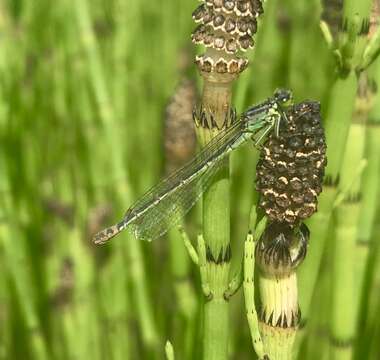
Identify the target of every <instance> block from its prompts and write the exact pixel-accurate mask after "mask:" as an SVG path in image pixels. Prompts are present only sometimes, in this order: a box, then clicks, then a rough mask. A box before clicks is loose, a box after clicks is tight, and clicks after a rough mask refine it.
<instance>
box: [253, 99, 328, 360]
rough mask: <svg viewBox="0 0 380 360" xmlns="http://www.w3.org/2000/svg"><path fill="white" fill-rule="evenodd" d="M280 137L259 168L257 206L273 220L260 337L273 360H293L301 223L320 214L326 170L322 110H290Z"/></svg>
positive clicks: (266, 244)
mask: <svg viewBox="0 0 380 360" xmlns="http://www.w3.org/2000/svg"><path fill="white" fill-rule="evenodd" d="M286 118H287V121H286V123H284V124H283V125H282V127H281V129H280V137H277V136H276V135H275V134H271V135H270V136H269V137H268V140H267V141H266V142H265V144H264V146H263V149H262V152H261V154H260V160H259V162H258V164H257V180H256V188H257V190H258V191H259V192H260V202H259V206H260V207H261V208H262V209H263V210H264V212H265V214H266V216H267V217H268V219H269V220H270V222H269V224H268V225H267V227H266V229H265V231H264V233H263V235H262V236H261V238H260V240H259V243H258V245H257V247H256V263H257V264H258V266H259V269H260V277H259V284H260V301H261V313H260V332H261V335H262V337H263V343H264V349H265V351H266V352H267V353H268V356H269V358H270V359H272V360H275V359H291V358H293V355H292V348H293V344H294V341H295V336H296V332H297V328H298V324H299V321H300V310H299V305H298V291H297V276H296V271H297V268H298V266H299V265H300V264H301V263H302V261H303V260H304V258H305V256H306V249H307V243H308V239H309V231H308V229H307V227H306V225H304V224H303V223H302V221H304V220H305V219H307V218H308V217H310V216H311V215H312V214H313V213H314V212H315V211H316V210H317V203H318V201H317V196H318V195H319V194H320V192H321V191H322V187H321V185H322V180H323V174H324V169H325V165H326V155H325V154H326V143H325V136H324V130H323V128H322V125H321V117H320V105H319V103H317V102H314V101H304V102H302V103H300V104H296V105H293V106H291V107H289V108H288V109H287V112H286Z"/></svg>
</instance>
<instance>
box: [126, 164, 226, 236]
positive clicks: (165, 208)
mask: <svg viewBox="0 0 380 360" xmlns="http://www.w3.org/2000/svg"><path fill="white" fill-rule="evenodd" d="M225 161H226V159H225V158H223V159H220V160H218V161H216V162H215V163H213V164H212V165H210V167H209V168H208V169H207V170H206V171H204V172H203V173H202V174H200V175H199V176H194V177H193V179H192V180H191V181H189V182H188V183H186V184H185V185H183V186H182V187H181V188H180V189H178V190H177V191H172V192H171V193H170V194H168V195H167V196H166V197H165V198H163V199H162V200H161V201H160V202H158V203H157V204H156V205H155V206H153V207H151V208H150V209H149V210H148V211H147V212H146V213H144V214H143V215H142V216H140V217H138V218H137V219H136V220H134V221H132V222H131V223H130V224H128V227H127V229H128V230H130V231H131V232H132V233H133V234H134V236H135V237H136V238H138V239H142V240H153V239H156V238H158V237H160V236H162V235H164V234H165V233H166V232H167V231H168V229H169V228H170V227H172V226H174V225H177V224H178V223H180V221H181V219H182V218H183V217H184V215H185V214H186V213H187V212H188V211H189V210H190V209H191V208H192V207H193V206H194V204H195V203H196V202H197V201H198V200H199V198H200V196H201V195H202V193H203V192H204V191H206V190H207V188H208V187H209V186H210V184H211V183H212V180H213V178H214V175H215V174H216V173H217V171H218V170H219V169H220V168H221V166H222V165H223V163H225Z"/></svg>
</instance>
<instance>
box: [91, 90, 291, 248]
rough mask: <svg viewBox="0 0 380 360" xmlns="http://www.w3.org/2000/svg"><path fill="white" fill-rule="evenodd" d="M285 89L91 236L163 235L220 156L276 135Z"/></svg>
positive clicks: (209, 179)
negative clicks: (103, 228) (112, 223)
mask: <svg viewBox="0 0 380 360" xmlns="http://www.w3.org/2000/svg"><path fill="white" fill-rule="evenodd" d="M291 98H292V95H291V92H290V91H288V90H277V91H276V92H275V93H274V96H273V97H271V98H269V99H267V100H266V101H264V102H263V103H261V104H259V105H256V106H253V107H250V108H249V109H248V110H247V111H245V112H244V113H243V114H241V116H240V117H239V119H238V120H237V121H236V122H235V123H233V124H232V125H231V127H229V128H228V129H226V130H224V131H221V132H220V133H218V135H216V136H215V137H214V138H213V139H212V140H211V141H210V142H209V143H208V144H207V145H206V146H205V147H204V148H203V149H202V150H201V151H200V152H199V153H198V154H197V155H196V156H195V157H194V158H193V159H192V160H190V161H189V162H188V163H187V164H185V165H184V166H183V167H182V168H180V169H179V170H177V171H175V172H174V173H173V174H171V175H169V176H168V177H167V178H165V179H164V180H162V181H161V182H159V183H158V184H157V185H156V186H154V187H153V188H152V189H150V190H149V191H148V192H147V193H145V194H144V195H143V196H142V197H141V198H140V199H139V200H137V202H136V203H135V204H134V205H132V206H131V207H130V208H129V209H128V210H127V212H126V214H125V216H124V218H123V220H121V221H120V222H119V223H117V224H115V225H113V226H110V227H109V228H107V229H105V230H102V231H100V232H99V233H97V234H96V235H95V236H94V242H95V243H96V244H103V243H105V242H106V241H108V240H109V239H111V238H112V237H114V236H115V235H117V234H119V233H120V232H121V231H123V230H124V229H127V228H128V229H129V230H131V232H132V233H133V234H134V235H135V237H136V238H139V239H145V240H153V239H155V238H157V237H160V236H161V235H163V234H165V233H166V232H167V230H168V229H169V228H170V227H171V226H173V225H175V224H177V223H178V222H179V220H180V219H181V218H182V217H183V216H184V215H185V214H186V213H187V212H188V211H189V210H190V209H191V208H192V207H193V206H194V204H195V203H196V202H197V200H198V199H199V198H200V196H201V195H202V193H203V192H204V191H205V190H206V189H207V188H208V186H209V185H210V184H211V183H212V179H213V177H214V175H215V174H216V173H217V171H218V170H219V169H220V167H221V166H222V165H223V159H225V158H226V156H227V155H228V154H229V153H230V152H231V151H233V150H234V149H236V148H238V147H239V146H240V145H242V144H243V143H245V142H247V141H248V140H249V139H252V140H253V141H254V144H255V145H256V146H257V145H258V144H260V142H261V141H262V140H263V139H264V138H265V137H266V136H267V135H268V134H269V132H270V131H271V130H274V132H275V134H276V135H277V136H279V129H280V122H281V120H282V119H284V118H285V114H284V111H283V110H284V107H285V106H287V105H288V104H289V102H290V101H291Z"/></svg>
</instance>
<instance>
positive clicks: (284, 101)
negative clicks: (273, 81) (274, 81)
mask: <svg viewBox="0 0 380 360" xmlns="http://www.w3.org/2000/svg"><path fill="white" fill-rule="evenodd" d="M274 98H275V100H276V102H277V103H278V104H280V105H281V106H285V107H286V106H289V105H291V104H292V102H293V93H292V92H291V91H290V90H288V89H277V90H276V91H275V92H274Z"/></svg>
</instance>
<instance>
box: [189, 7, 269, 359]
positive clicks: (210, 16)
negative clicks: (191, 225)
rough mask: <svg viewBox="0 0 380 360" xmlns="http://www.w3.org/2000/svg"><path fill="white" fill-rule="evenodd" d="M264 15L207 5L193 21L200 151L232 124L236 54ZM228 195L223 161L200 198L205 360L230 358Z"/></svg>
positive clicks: (240, 65)
mask: <svg viewBox="0 0 380 360" xmlns="http://www.w3.org/2000/svg"><path fill="white" fill-rule="evenodd" d="M262 11H263V9H262V5H261V2H260V1H259V0H253V1H248V0H247V1H245V0H244V1H238V2H235V1H221V0H206V1H205V2H204V3H202V4H201V5H200V6H199V7H198V8H197V9H196V10H195V11H194V12H193V18H194V20H195V21H196V22H198V23H200V25H199V26H198V27H197V28H196V29H195V30H194V32H193V34H192V40H193V42H194V43H196V44H203V45H205V46H206V47H207V50H206V52H205V53H204V54H202V55H199V56H197V57H196V64H197V66H198V69H199V70H200V74H201V76H202V78H203V92H202V100H201V104H200V106H199V107H198V108H197V109H196V110H195V111H194V120H195V123H196V126H197V136H198V139H199V142H200V144H201V146H204V145H205V144H206V143H207V142H208V141H210V139H211V138H212V137H213V136H214V135H216V134H217V133H218V132H219V131H220V130H222V129H225V128H227V127H229V126H230V125H231V124H232V123H233V121H234V120H235V112H234V111H233V110H232V106H231V94H232V83H233V81H234V80H235V79H236V78H237V76H238V74H239V73H240V72H242V71H243V70H244V69H245V68H246V66H247V60H246V59H242V58H238V57H237V56H236V54H237V52H238V51H240V50H241V51H246V50H247V49H249V48H252V47H253V39H252V36H253V35H254V34H255V33H256V29H257V21H256V18H257V17H258V16H259V14H261V13H262ZM229 190H230V183H229V165H228V161H226V162H225V164H224V166H223V168H222V169H221V170H220V171H219V172H218V174H217V175H216V176H215V178H214V179H213V183H212V184H211V186H210V188H209V189H208V191H206V193H205V194H204V197H203V237H204V240H205V246H206V259H207V263H206V273H207V276H206V279H207V280H206V281H207V282H208V284H207V285H206V284H203V288H206V289H209V293H207V294H205V295H206V296H207V301H206V303H205V305H204V314H203V317H204V322H203V324H204V351H203V353H204V359H206V360H210V359H215V360H223V359H227V357H228V342H229V328H230V325H229V307H228V301H227V299H226V298H225V297H224V293H225V291H226V290H227V289H228V284H229V270H230V260H231V246H230V202H229V197H230V193H229Z"/></svg>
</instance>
